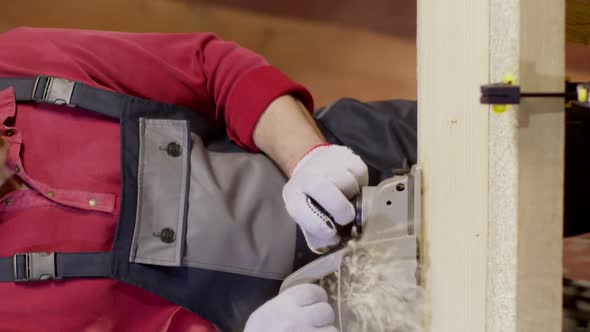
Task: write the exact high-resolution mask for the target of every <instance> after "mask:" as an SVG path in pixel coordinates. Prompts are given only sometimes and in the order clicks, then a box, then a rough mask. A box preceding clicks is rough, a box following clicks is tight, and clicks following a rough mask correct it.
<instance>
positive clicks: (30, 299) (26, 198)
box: [0, 28, 313, 332]
mask: <svg viewBox="0 0 590 332" xmlns="http://www.w3.org/2000/svg"><path fill="white" fill-rule="evenodd" d="M37 75H50V76H57V77H63V78H67V79H71V80H76V81H80V82H84V83H86V84H88V85H91V86H96V87H102V88H106V89H110V90H114V91H118V92H121V93H126V94H131V95H135V96H139V97H143V98H146V99H151V100H156V101H160V102H166V103H173V104H178V105H183V106H187V107H189V108H193V109H195V111H198V112H203V113H204V114H206V115H207V116H208V117H209V118H210V119H215V120H216V121H218V122H219V123H222V124H225V125H226V127H227V132H228V134H229V136H230V137H231V138H232V139H233V140H235V141H236V142H237V143H238V144H239V145H241V146H242V147H244V148H246V149H248V150H250V151H253V152H256V151H258V150H257V148H256V146H255V144H254V142H253V140H252V131H253V129H254V127H255V125H256V122H257V120H258V118H259V116H260V115H261V114H262V112H263V111H264V109H265V108H266V107H267V106H268V104H269V103H270V102H271V101H272V100H273V99H274V98H276V97H278V96H280V95H283V94H287V93H290V94H293V95H295V96H297V97H299V98H300V99H301V100H302V101H303V102H304V104H305V105H306V106H307V108H308V109H309V110H310V111H311V110H312V109H313V101H312V97H311V95H310V93H309V92H308V90H306V89H305V88H304V87H303V86H301V85H299V84H297V83H295V82H293V81H292V80H290V79H289V78H288V77H287V76H285V75H284V74H283V73H281V72H280V71H279V70H278V69H276V68H274V67H272V66H270V65H269V64H268V63H267V62H266V61H265V60H264V59H263V58H262V57H260V56H259V55H257V54H255V53H253V52H251V51H249V50H246V49H244V48H241V47H239V46H238V45H236V44H235V43H231V42H227V41H223V40H220V39H219V38H217V37H216V36H215V35H213V34H210V33H192V34H191V33H185V34H162V33H145V34H139V33H120V32H100V31H82V30H61V29H34V28H20V29H16V30H11V31H8V32H6V33H2V34H0V76H2V77H10V76H37ZM0 126H1V133H3V135H4V139H5V140H6V141H7V142H8V143H9V144H10V155H9V160H8V162H7V165H8V167H10V168H12V169H13V170H18V174H19V176H20V177H21V178H22V179H23V180H25V182H26V183H27V184H28V187H29V188H30V189H26V190H19V191H15V192H12V193H9V194H7V195H5V196H4V197H1V198H0V256H11V255H13V254H14V253H18V252H32V251H48V252H51V251H62V252H75V251H109V250H110V246H111V244H112V240H113V236H114V232H115V227H116V222H117V216H118V207H119V193H120V164H119V161H120V158H119V147H120V144H119V125H118V123H117V122H114V121H109V120H105V119H103V118H100V117H97V116H94V115H92V114H89V113H88V112H85V111H82V110H80V109H75V108H74V109H71V108H68V107H65V106H54V105H46V104H27V103H19V104H16V103H15V102H14V94H13V91H12V89H6V90H3V91H0ZM91 201H92V204H91V203H90V202H91ZM0 298H1V299H2V301H0V331H11V332H19V331H23V332H24V331H76V332H79V331H142V332H143V331H195V332H201V331H213V328H212V327H211V326H210V325H209V324H208V323H207V322H205V321H203V320H202V319H200V318H199V317H196V316H195V315H193V314H191V313H189V312H187V311H185V310H183V309H181V308H179V307H177V306H175V305H172V304H170V303H168V302H166V301H164V300H162V299H159V298H157V297H155V296H153V295H151V294H148V293H146V292H145V291H142V290H140V289H136V288H134V287H131V286H128V285H125V284H122V283H119V282H116V281H113V280H109V279H94V280H68V281H56V282H48V283H39V284H33V285H31V284H13V283H0Z"/></svg>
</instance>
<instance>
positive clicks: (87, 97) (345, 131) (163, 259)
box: [0, 76, 416, 332]
mask: <svg viewBox="0 0 590 332" xmlns="http://www.w3.org/2000/svg"><path fill="white" fill-rule="evenodd" d="M9 86H12V87H13V88H14V91H15V96H16V100H17V102H39V103H55V104H65V105H69V106H72V107H76V108H78V109H80V111H81V112H82V111H90V112H95V113H98V114H101V115H103V116H106V117H109V118H112V119H113V120H114V121H120V124H121V206H120V211H119V222H118V226H117V231H116V236H115V240H114V243H113V247H112V251H110V252H91V253H63V252H60V253H38V252H33V253H18V254H17V253H15V255H14V256H11V257H2V258H0V282H33V281H40V280H51V279H66V278H97V277H108V278H113V279H116V280H120V281H122V282H125V283H128V284H131V285H134V286H136V287H140V288H142V289H145V290H147V291H149V292H151V293H153V294H156V295H158V296H160V297H162V298H165V299H167V300H169V301H171V302H173V303H175V304H178V305H180V306H182V307H185V308H187V309H188V310H190V311H192V312H194V313H196V314H198V315H200V316H201V317H203V318H205V319H207V320H209V321H210V322H212V323H213V324H214V325H215V326H217V327H218V328H219V329H220V330H221V331H224V332H225V331H241V330H242V328H243V325H244V323H245V321H246V320H247V318H248V316H249V315H250V314H251V313H252V312H253V311H254V310H255V309H256V308H257V307H258V306H260V305H261V304H263V303H264V302H265V301H266V300H268V299H270V298H272V297H273V296H275V295H276V294H277V292H278V289H279V286H280V283H281V281H282V280H283V279H284V278H285V277H286V276H288V275H289V274H290V273H291V272H293V271H294V270H296V269H297V268H299V267H301V266H303V265H304V264H306V263H308V262H310V261H311V260H313V259H314V258H316V256H315V255H314V254H313V253H312V252H310V251H309V250H308V248H307V246H306V243H305V240H304V238H303V236H302V234H301V231H300V230H299V229H298V227H297V226H296V224H295V223H294V222H293V221H292V220H291V219H290V217H289V216H288V214H287V212H286V209H285V207H284V202H283V201H282V195H281V191H282V188H283V185H284V184H285V182H286V181H287V179H286V177H285V176H284V174H283V173H281V171H280V169H279V168H278V167H277V166H276V165H275V164H274V163H273V162H272V161H271V160H270V159H269V158H268V157H266V156H265V155H263V154H253V153H247V152H245V151H243V150H241V149H240V148H239V147H238V146H237V145H235V144H234V143H233V142H231V141H230V140H229V139H228V137H227V136H226V134H225V130H223V128H216V127H214V126H212V125H211V124H210V123H209V122H207V121H206V120H204V119H203V118H202V117H201V116H200V115H199V112H198V111H196V110H190V109H186V108H184V107H180V106H176V105H170V104H163V103H158V102H154V101H150V100H145V99H142V98H138V97H134V96H128V95H123V94H119V93H115V92H111V91H106V90H102V89H97V88H94V87H90V86H87V85H85V84H83V83H80V82H73V81H68V80H65V79H61V78H55V77H47V76H39V77H32V78H0V90H2V89H5V88H7V87H9ZM314 118H315V120H316V122H317V124H318V126H319V127H320V129H321V131H322V132H323V134H324V135H325V136H326V138H327V140H328V141H329V142H330V143H333V144H341V145H346V146H349V147H350V148H351V149H352V150H353V151H354V152H355V153H357V154H359V155H360V156H361V157H362V159H363V160H364V161H365V162H366V163H367V165H368V166H369V175H370V176H369V178H370V185H376V184H378V183H379V182H380V181H381V180H383V179H385V178H388V177H390V176H392V170H393V169H396V168H401V167H402V166H403V165H404V163H403V162H404V160H406V161H407V162H408V164H410V165H411V164H414V163H415V162H416V103H415V102H412V101H402V100H390V101H381V102H372V103H361V102H359V101H356V100H353V99H341V100H338V101H337V102H335V103H333V104H332V105H330V106H327V107H324V108H322V109H319V110H317V111H316V112H315V113H314Z"/></svg>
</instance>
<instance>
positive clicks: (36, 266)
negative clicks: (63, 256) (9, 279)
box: [13, 252, 60, 282]
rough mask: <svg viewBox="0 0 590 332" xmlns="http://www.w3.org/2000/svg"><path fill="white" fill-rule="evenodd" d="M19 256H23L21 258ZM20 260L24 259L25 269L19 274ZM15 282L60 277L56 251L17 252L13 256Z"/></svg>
mask: <svg viewBox="0 0 590 332" xmlns="http://www.w3.org/2000/svg"><path fill="white" fill-rule="evenodd" d="M19 257H22V258H21V259H19ZM19 261H21V262H23V261H24V269H23V271H22V274H23V275H21V276H19V268H18V267H19ZM13 273H14V282H28V281H45V280H52V279H60V278H59V277H57V275H56V273H55V253H53V252H52V253H47V252H29V253H20V254H15V255H14V257H13Z"/></svg>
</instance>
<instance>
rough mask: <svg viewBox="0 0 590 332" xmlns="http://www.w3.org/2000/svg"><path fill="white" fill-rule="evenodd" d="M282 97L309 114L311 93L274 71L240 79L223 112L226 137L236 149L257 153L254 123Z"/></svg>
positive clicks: (253, 72) (259, 71)
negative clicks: (298, 103) (288, 97)
mask: <svg viewBox="0 0 590 332" xmlns="http://www.w3.org/2000/svg"><path fill="white" fill-rule="evenodd" d="M285 94H291V95H293V96H294V97H295V98H298V99H299V100H301V102H302V103H303V105H305V107H306V108H307V110H308V111H309V112H310V113H313V108H314V105H313V97H312V96H311V93H310V92H309V91H308V90H307V89H306V88H305V87H304V86H302V85H300V84H297V83H295V82H294V81H292V80H291V79H290V78H288V77H287V76H286V75H285V74H283V73H282V72H281V71H280V70H278V69H277V68H275V67H272V66H264V67H258V68H256V69H253V70H251V71H249V72H248V73H246V74H245V75H244V76H242V77H241V78H240V79H239V80H238V82H237V83H236V86H235V87H234V88H233V89H232V92H231V93H230V95H229V97H228V101H227V106H226V108H225V122H226V125H227V133H228V135H229V137H230V138H231V139H232V140H233V141H235V142H236V143H237V144H238V145H239V146H240V147H242V148H244V149H246V150H249V151H252V152H259V151H260V150H259V149H258V147H257V146H256V144H254V138H253V137H252V134H253V132H254V128H255V127H256V124H257V123H258V119H259V118H260V116H261V115H262V113H263V112H264V111H265V110H266V108H267V107H268V105H270V103H271V102H272V101H273V100H275V99H276V98H278V97H280V96H282V95H285Z"/></svg>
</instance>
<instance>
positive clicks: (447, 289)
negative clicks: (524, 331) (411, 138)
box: [418, 0, 489, 332]
mask: <svg viewBox="0 0 590 332" xmlns="http://www.w3.org/2000/svg"><path fill="white" fill-rule="evenodd" d="M488 56H489V3H488V1H486V0H483V1H482V0H419V1H418V108H419V113H418V114H419V120H418V137H419V138H418V147H419V148H418V156H419V160H420V163H421V164H422V167H423V170H424V175H423V207H424V208H423V225H424V226H423V230H424V236H423V238H424V239H425V240H424V241H423V243H422V245H423V248H422V250H423V254H422V255H421V257H423V258H424V268H425V270H426V275H425V282H426V287H427V294H428V296H427V300H428V301H429V302H430V307H431V316H430V319H429V321H428V322H427V326H428V331H433V332H445V331H453V332H461V331H465V332H475V331H485V319H486V291H485V290H486V277H487V271H488V269H487V246H488V241H487V227H488V225H487V219H488V111H487V107H484V106H482V105H480V104H479V96H478V93H479V86H480V85H481V84H486V83H487V82H488V81H489V73H488V72H489V69H488V68H489V63H488Z"/></svg>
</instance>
